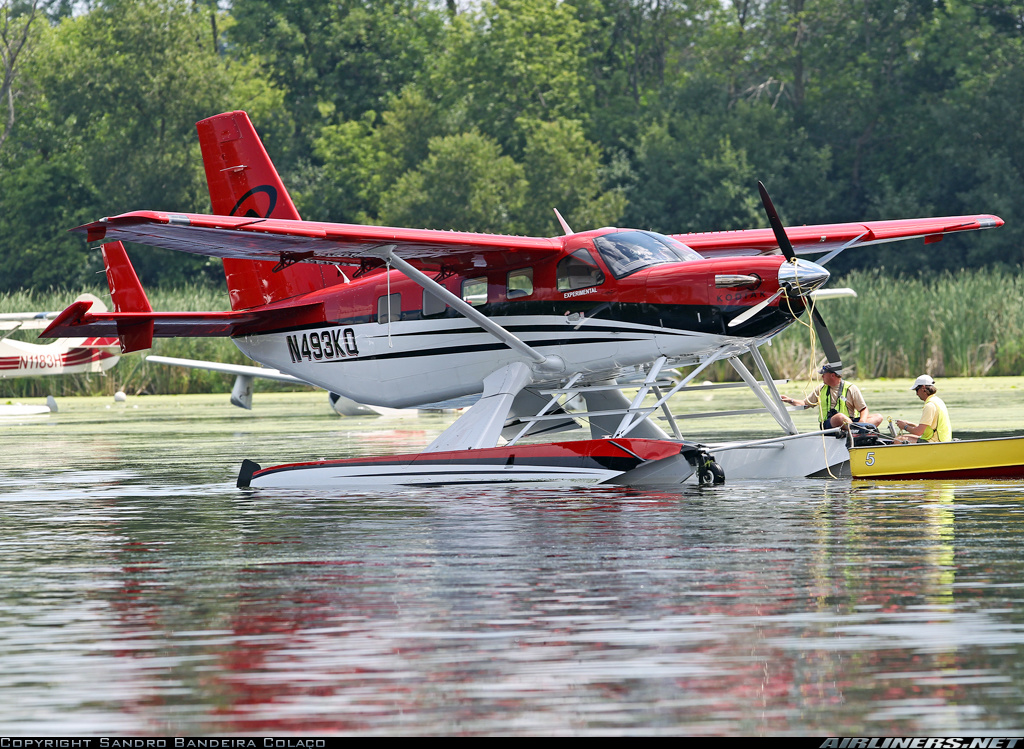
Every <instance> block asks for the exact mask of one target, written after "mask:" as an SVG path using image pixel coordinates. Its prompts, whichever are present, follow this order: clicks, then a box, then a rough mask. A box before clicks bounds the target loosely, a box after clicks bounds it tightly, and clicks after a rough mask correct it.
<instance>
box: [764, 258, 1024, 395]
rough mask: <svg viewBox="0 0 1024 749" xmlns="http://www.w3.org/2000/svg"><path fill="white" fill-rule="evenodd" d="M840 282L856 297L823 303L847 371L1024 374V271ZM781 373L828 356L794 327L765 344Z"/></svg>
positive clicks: (869, 274) (874, 275) (798, 372)
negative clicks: (813, 345) (1023, 372)
mask: <svg viewBox="0 0 1024 749" xmlns="http://www.w3.org/2000/svg"><path fill="white" fill-rule="evenodd" d="M833 285H838V286H849V287H851V288H853V289H854V290H855V291H856V292H857V298H856V299H835V300H829V301H825V302H821V303H820V305H821V306H820V308H819V309H820V311H821V313H822V316H823V317H824V318H825V319H826V320H827V322H828V326H829V330H830V331H831V333H832V336H833V338H835V339H836V343H837V346H838V347H839V351H840V354H841V355H842V357H843V363H844V365H845V366H846V367H847V371H848V372H850V373H851V374H855V375H856V376H858V377H861V378H874V377H916V376H917V375H919V374H921V373H924V372H927V373H929V374H931V375H935V376H940V377H980V376H985V375H1016V374H1020V373H1021V372H1022V371H1024V303H1022V296H1024V276H1022V274H1021V273H1020V272H1019V271H1018V272H1008V271H1005V270H998V269H991V270H990V269H985V270H970V271H959V272H957V273H948V272H947V273H943V274H941V275H938V276H935V277H931V278H927V277H916V278H911V277H905V276H900V277H898V278H895V279H894V278H892V277H891V276H887V275H886V274H885V273H884V271H882V270H869V271H856V272H853V273H850V274H848V275H847V276H846V277H844V278H842V279H841V280H839V281H837V282H835V283H834V284H833ZM762 351H764V353H765V359H766V360H767V361H768V362H769V364H770V365H771V366H772V368H773V370H774V371H776V372H778V373H780V375H783V376H788V377H803V376H806V374H807V372H808V370H809V369H811V368H813V367H814V365H815V364H816V363H817V362H818V361H819V360H820V359H821V350H820V347H818V348H817V349H816V353H812V350H811V332H810V330H809V329H808V327H807V326H806V325H794V326H792V327H791V328H789V329H788V330H787V331H785V332H784V333H783V334H781V335H780V336H778V337H777V338H776V339H775V341H773V345H772V346H771V347H770V348H769V347H766V348H764V349H762Z"/></svg>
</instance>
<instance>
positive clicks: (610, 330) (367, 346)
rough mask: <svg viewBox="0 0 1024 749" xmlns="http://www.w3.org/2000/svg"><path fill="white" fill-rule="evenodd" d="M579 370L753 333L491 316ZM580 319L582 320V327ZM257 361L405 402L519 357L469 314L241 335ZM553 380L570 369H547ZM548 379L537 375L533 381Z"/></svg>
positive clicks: (377, 401) (479, 380) (363, 396)
mask: <svg viewBox="0 0 1024 749" xmlns="http://www.w3.org/2000/svg"><path fill="white" fill-rule="evenodd" d="M493 319H494V321H495V322H496V323H498V324H499V325H501V326H503V327H505V328H507V329H509V330H513V331H516V332H517V334H518V335H519V337H520V338H521V339H522V340H523V341H524V342H525V343H527V344H529V345H530V346H532V347H534V348H535V349H537V350H539V351H541V352H542V353H544V354H547V355H549V356H552V357H557V358H558V359H560V360H561V361H564V362H566V363H567V365H568V366H569V367H571V369H570V370H569V371H570V372H571V373H577V372H579V373H582V374H583V375H584V377H585V378H586V379H604V378H607V377H611V376H614V375H615V374H616V373H617V372H618V371H620V370H622V369H626V368H629V367H633V366H636V365H639V364H645V363H648V362H650V361H652V360H653V359H656V358H658V357H659V356H666V357H668V358H670V359H679V358H688V357H692V358H694V359H697V358H700V357H701V356H704V355H707V354H709V353H711V352H713V351H719V350H721V349H722V348H723V347H725V346H732V345H736V347H737V348H738V349H739V348H743V347H744V346H745V345H749V342H750V341H749V339H739V338H728V337H726V336H722V335H713V334H708V333H700V332H694V331H685V330H672V329H667V328H662V327H660V326H657V325H643V324H638V323H630V322H618V321H614V320H606V319H598V320H586V318H582V319H580V318H578V317H577V318H576V319H573V318H572V316H571V315H522V316H508V317H495V318H493ZM581 322H582V324H580V323H581ZM234 340H235V343H236V345H238V347H239V348H240V349H241V350H242V352H243V353H244V354H245V355H246V356H248V357H249V358H251V359H254V360H255V361H259V362H262V363H263V364H265V365H267V366H270V367H274V368H276V369H279V370H281V371H282V372H287V373H288V374H291V375H294V376H295V377H298V378H300V379H302V380H305V381H307V382H310V383H313V384H314V385H318V386H320V387H322V388H324V389H326V390H330V391H332V392H338V393H341V394H342V395H345V396H346V397H348V398H352V399H353V400H357V401H359V402H362V403H370V404H373V405H379V406H387V407H391V408H405V407H409V406H414V405H417V404H420V403H426V402H430V401H439V400H447V399H449V398H457V397H459V396H462V395H467V394H472V393H479V392H480V391H481V389H482V387H483V380H484V378H485V377H487V376H488V375H489V374H491V373H492V372H494V370H495V369H497V368H499V367H502V366H504V365H506V364H509V363H511V362H513V361H517V360H519V359H521V356H520V355H518V354H517V353H516V352H515V351H513V350H511V349H509V348H508V347H507V346H504V345H503V344H501V343H500V342H497V341H495V340H494V338H492V337H491V336H490V335H489V334H488V333H486V332H485V331H482V330H480V328H479V327H477V326H476V325H474V324H473V323H472V322H470V321H468V320H465V319H461V318H449V319H444V320H436V321H431V320H409V321H395V322H390V323H388V322H385V323H376V322H372V323H357V324H351V325H345V324H339V325H324V326H319V327H316V328H312V329H309V330H296V331H289V332H281V333H269V334H261V335H253V336H242V337H238V338H235V339H234ZM547 374H548V375H549V378H548V379H547V381H548V382H556V381H558V380H561V379H564V378H565V377H566V376H567V371H566V370H564V369H563V370H561V371H552V372H549V373H547ZM544 382H545V379H544V374H543V373H539V376H538V377H537V379H535V384H538V385H540V384H543V383H544Z"/></svg>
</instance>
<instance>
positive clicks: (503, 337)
mask: <svg viewBox="0 0 1024 749" xmlns="http://www.w3.org/2000/svg"><path fill="white" fill-rule="evenodd" d="M385 249H386V250H387V252H386V253H385V255H384V258H385V259H386V260H390V261H391V264H392V265H393V266H395V267H396V268H397V269H398V270H400V271H402V273H404V274H405V275H406V276H408V277H409V278H410V279H412V280H413V281H415V282H416V283H417V284H419V285H420V286H422V287H423V288H424V289H426V290H427V291H429V292H430V293H431V294H433V295H434V296H436V297H438V298H439V299H443V300H444V301H445V302H447V303H448V305H449V306H450V307H452V308H453V309H455V310H456V311H457V312H459V313H460V314H461V315H462V316H463V317H465V318H467V319H468V320H471V321H472V322H475V323H476V324H477V325H479V326H480V327H481V328H483V329H484V330H486V331H487V332H488V333H490V334H491V335H493V336H494V337H495V338H497V339H498V340H499V341H501V342H502V343H504V344H505V345H506V346H508V347H509V348H511V349H513V350H515V351H518V352H519V353H520V354H523V355H524V356H526V357H528V358H529V359H530V360H531V361H533V363H534V365H535V366H536V367H537V368H538V369H540V370H543V371H547V372H562V371H564V370H565V362H563V361H562V360H561V358H559V357H557V356H545V355H544V354H542V353H540V352H539V351H538V350H537V349H535V348H533V347H532V346H529V345H527V344H525V343H523V342H522V341H521V340H520V339H519V338H518V337H516V336H515V335H513V334H512V333H510V332H509V331H507V330H505V328H503V327H501V326H500V325H498V323H496V322H494V321H493V320H492V319H491V318H489V317H487V315H485V314H483V313H482V312H480V311H479V310H477V309H475V308H474V307H473V306H472V305H470V304H469V303H467V302H466V301H464V300H462V299H460V298H459V297H457V296H456V295H455V294H453V293H452V292H450V291H448V289H446V288H445V287H444V286H443V285H441V284H439V283H438V282H437V281H435V280H434V279H432V278H430V276H427V275H425V274H424V273H421V272H420V271H419V270H417V269H416V268H414V267H413V266H412V265H410V264H409V263H407V262H406V261H405V260H403V259H402V258H400V257H398V255H396V254H395V248H394V246H393V245H392V246H390V247H386V248H385Z"/></svg>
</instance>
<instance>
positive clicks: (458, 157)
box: [379, 132, 527, 234]
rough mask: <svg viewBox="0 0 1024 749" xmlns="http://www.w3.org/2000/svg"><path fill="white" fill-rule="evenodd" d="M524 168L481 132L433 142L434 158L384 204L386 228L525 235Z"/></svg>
mask: <svg viewBox="0 0 1024 749" xmlns="http://www.w3.org/2000/svg"><path fill="white" fill-rule="evenodd" d="M526 191H527V182H526V177H525V175H524V170H523V167H522V166H521V165H519V164H517V163H516V162H515V161H513V160H512V158H511V157H509V156H503V155H502V154H501V149H500V148H499V146H498V144H497V143H496V142H495V141H494V140H493V139H491V138H488V137H487V136H485V135H482V134H480V133H477V132H470V133H461V134H459V135H450V136H447V137H443V138H435V139H433V140H431V141H430V155H429V156H428V157H427V159H426V160H425V161H424V162H423V163H422V164H421V165H420V166H419V167H418V168H417V169H415V170H413V171H410V172H406V173H405V174H403V175H402V176H401V177H400V178H399V179H398V181H397V182H395V184H394V186H393V187H392V188H391V189H390V190H388V192H387V193H385V194H384V196H383V198H382V200H381V212H380V216H379V220H380V223H382V224H386V225H391V226H412V227H417V228H427V229H455V230H459V231H477V232H490V233H499V234H516V233H520V232H521V230H522V229H521V223H520V220H519V216H520V215H521V213H522V208H523V202H524V200H525V198H526Z"/></svg>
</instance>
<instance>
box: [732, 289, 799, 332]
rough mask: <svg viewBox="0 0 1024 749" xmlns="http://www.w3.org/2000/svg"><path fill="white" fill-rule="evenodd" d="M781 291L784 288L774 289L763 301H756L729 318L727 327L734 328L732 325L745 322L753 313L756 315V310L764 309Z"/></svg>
mask: <svg viewBox="0 0 1024 749" xmlns="http://www.w3.org/2000/svg"><path fill="white" fill-rule="evenodd" d="M783 291H785V289H779V290H778V291H776V292H775V293H774V294H772V295H771V296H770V297H768V298H767V299H765V300H764V301H763V302H758V303H757V304H755V305H754V306H753V307H751V308H750V309H748V310H747V311H746V312H741V313H740V314H738V315H736V317H734V318H733V319H731V320H730V321H729V325H728V326H727V327H730V328H734V327H736V326H737V325H741V324H743V323H745V322H746V321H747V320H749V319H750V318H751V317H753V316H754V315H756V314H757V313H758V312H760V311H761V310H763V309H764V308H765V307H767V306H768V305H769V304H771V303H772V302H774V301H775V300H776V299H778V298H779V295H780V294H781V293H782V292H783Z"/></svg>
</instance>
